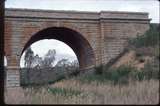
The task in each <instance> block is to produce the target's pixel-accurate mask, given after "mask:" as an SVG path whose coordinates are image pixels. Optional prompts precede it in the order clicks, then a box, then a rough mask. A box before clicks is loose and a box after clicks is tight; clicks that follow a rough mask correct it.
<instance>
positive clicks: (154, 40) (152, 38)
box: [129, 24, 160, 48]
mask: <svg viewBox="0 0 160 106" xmlns="http://www.w3.org/2000/svg"><path fill="white" fill-rule="evenodd" d="M159 36H160V35H159V31H158V27H157V25H155V24H151V25H150V29H149V30H147V31H146V32H145V33H144V34H143V35H137V37H136V38H134V39H131V40H129V44H131V45H134V46H135V47H137V48H140V47H146V46H154V45H157V44H158V45H159Z"/></svg>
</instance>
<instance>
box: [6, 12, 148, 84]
mask: <svg viewBox="0 0 160 106" xmlns="http://www.w3.org/2000/svg"><path fill="white" fill-rule="evenodd" d="M149 22H150V19H149V18H148V13H141V12H114V11H113V12H110V11H101V12H80V11H53V10H30V9H6V10H5V56H6V57H7V65H8V66H7V79H8V81H7V82H8V85H13V86H15V85H19V67H20V57H21V55H22V54H23V52H24V50H25V49H26V48H27V47H29V46H30V45H31V44H32V43H34V42H36V41H38V40H42V39H57V40H60V41H62V42H65V43H66V44H67V45H69V46H70V47H71V48H72V49H73V51H74V52H75V54H76V55H77V58H78V61H79V65H80V69H81V70H82V72H83V71H85V70H86V69H89V68H92V67H94V66H98V65H101V64H107V63H108V62H109V61H111V60H112V59H114V58H116V57H117V56H118V55H119V54H120V53H121V52H123V50H124V47H125V46H126V45H127V40H128V39H129V38H134V37H136V35H137V34H143V33H144V32H145V31H146V30H147V29H148V28H149ZM64 51H65V50H64ZM13 80H14V81H13ZM9 82H11V84H9Z"/></svg>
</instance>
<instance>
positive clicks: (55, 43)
mask: <svg viewBox="0 0 160 106" xmlns="http://www.w3.org/2000/svg"><path fill="white" fill-rule="evenodd" d="M31 49H32V50H33V51H34V55H36V54H38V55H39V57H42V58H43V57H44V56H45V54H47V52H48V50H49V49H55V50H56V56H55V62H54V63H55V64H56V63H57V62H58V61H60V60H61V59H68V60H69V61H70V62H72V61H74V60H77V56H76V55H75V53H74V51H73V50H72V49H71V48H70V47H69V46H68V45H67V44H65V43H63V42H61V41H59V40H55V39H50V40H48V39H45V40H40V41H38V42H35V43H33V44H32V45H31ZM64 51H65V52H64ZM24 56H25V53H23V55H22V57H21V60H20V66H21V67H24ZM55 64H54V65H55Z"/></svg>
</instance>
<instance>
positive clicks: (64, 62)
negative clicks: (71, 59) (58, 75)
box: [55, 59, 68, 68]
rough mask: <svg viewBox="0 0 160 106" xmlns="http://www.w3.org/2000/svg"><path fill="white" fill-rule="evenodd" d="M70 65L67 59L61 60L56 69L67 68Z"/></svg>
mask: <svg viewBox="0 0 160 106" xmlns="http://www.w3.org/2000/svg"><path fill="white" fill-rule="evenodd" d="M67 63H68V60H67V59H61V60H59V61H58V62H57V64H56V66H55V67H64V68H65V67H66V65H67Z"/></svg>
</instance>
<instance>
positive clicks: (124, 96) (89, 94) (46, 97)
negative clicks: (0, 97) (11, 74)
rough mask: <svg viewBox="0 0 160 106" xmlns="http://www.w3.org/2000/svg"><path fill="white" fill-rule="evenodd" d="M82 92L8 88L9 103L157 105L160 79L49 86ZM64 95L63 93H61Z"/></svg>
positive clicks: (68, 81) (66, 81)
mask: <svg viewBox="0 0 160 106" xmlns="http://www.w3.org/2000/svg"><path fill="white" fill-rule="evenodd" d="M49 87H50V88H55V87H56V88H64V89H72V90H77V91H80V92H81V93H80V94H79V95H74V94H73V95H70V96H68V95H63V94H58V93H57V94H52V93H51V92H48V90H47V87H41V88H39V89H35V88H26V89H22V88H21V87H17V88H7V89H6V91H5V101H6V103H7V104H158V103H159V80H149V81H142V82H130V83H129V85H125V86H121V85H115V86H114V85H112V84H110V83H109V82H106V83H99V82H92V83H90V84H88V83H82V82H80V81H79V80H75V79H74V78H72V79H68V80H62V81H60V82H57V83H55V84H52V85H49ZM62 93H63V92H62Z"/></svg>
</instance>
